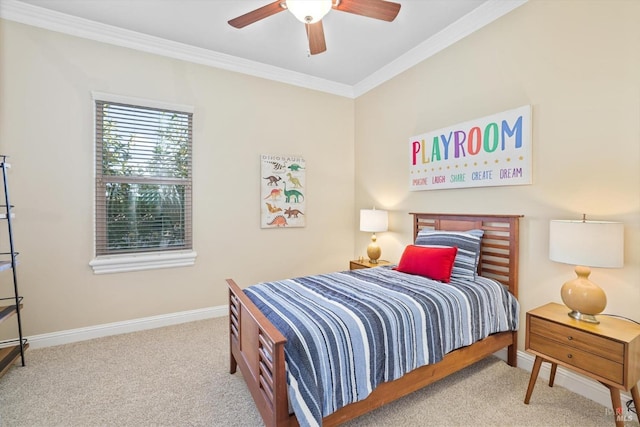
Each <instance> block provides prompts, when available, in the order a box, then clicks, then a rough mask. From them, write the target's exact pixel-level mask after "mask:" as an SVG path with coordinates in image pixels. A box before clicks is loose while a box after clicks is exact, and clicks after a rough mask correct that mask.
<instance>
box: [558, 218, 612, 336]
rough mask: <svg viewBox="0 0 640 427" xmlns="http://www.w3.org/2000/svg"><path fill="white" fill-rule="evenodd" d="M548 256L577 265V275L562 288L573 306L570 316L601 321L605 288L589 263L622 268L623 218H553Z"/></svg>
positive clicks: (604, 304) (594, 321) (585, 320)
mask: <svg viewBox="0 0 640 427" xmlns="http://www.w3.org/2000/svg"><path fill="white" fill-rule="evenodd" d="M549 258H550V259H551V260H552V261H557V262H562V263H565V264H573V265H576V268H575V272H576V275H577V276H578V277H577V278H575V279H573V280H569V281H568V282H566V283H565V284H564V285H562V289H561V291H560V295H561V296H562V301H563V302H564V304H565V305H566V306H567V307H569V308H570V309H571V311H570V312H569V316H571V317H573V318H574V319H577V320H582V321H584V322H589V323H600V322H599V321H598V320H597V319H596V314H598V313H601V312H602V311H603V310H604V308H605V307H606V306H607V296H606V295H605V293H604V291H603V290H602V289H601V288H600V287H599V286H598V285H596V284H595V283H593V282H592V281H591V280H589V274H591V269H590V267H604V268H620V267H622V266H623V263H624V226H623V224H622V223H620V222H608V221H587V220H586V218H585V217H584V216H583V219H582V221H565V220H552V221H551V223H550V226H549Z"/></svg>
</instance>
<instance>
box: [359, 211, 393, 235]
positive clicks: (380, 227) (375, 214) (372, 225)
mask: <svg viewBox="0 0 640 427" xmlns="http://www.w3.org/2000/svg"><path fill="white" fill-rule="evenodd" d="M388 229H389V214H388V213H387V211H381V210H377V209H360V231H368V232H370V233H378V232H381V231H387V230H388Z"/></svg>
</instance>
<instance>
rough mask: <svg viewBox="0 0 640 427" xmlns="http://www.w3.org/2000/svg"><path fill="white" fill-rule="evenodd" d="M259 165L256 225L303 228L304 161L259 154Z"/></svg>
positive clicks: (304, 206) (296, 158)
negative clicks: (258, 213) (259, 207)
mask: <svg viewBox="0 0 640 427" xmlns="http://www.w3.org/2000/svg"><path fill="white" fill-rule="evenodd" d="M260 162H261V165H262V166H261V171H260V172H261V175H260V205H261V209H260V226H261V227H262V228H287V227H304V226H305V223H306V220H305V215H306V213H307V212H306V211H307V209H306V200H305V196H306V194H307V190H306V181H305V169H306V167H305V162H304V159H303V158H302V157H301V156H288V155H274V154H263V155H261V156H260Z"/></svg>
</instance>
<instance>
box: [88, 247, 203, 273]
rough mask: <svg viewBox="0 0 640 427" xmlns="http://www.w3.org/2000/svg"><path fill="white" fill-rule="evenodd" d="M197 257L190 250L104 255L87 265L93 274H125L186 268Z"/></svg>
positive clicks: (192, 263) (193, 262)
mask: <svg viewBox="0 0 640 427" xmlns="http://www.w3.org/2000/svg"><path fill="white" fill-rule="evenodd" d="M197 256H198V254H197V253H196V252H195V251H192V250H187V251H171V252H147V253H140V254H126V255H106V256H99V257H96V258H94V259H92V260H91V262H89V265H90V266H91V268H93V273H94V274H109V273H126V272H128V271H142V270H156V269H159V268H173V267H188V266H191V265H194V264H195V262H196V257H197Z"/></svg>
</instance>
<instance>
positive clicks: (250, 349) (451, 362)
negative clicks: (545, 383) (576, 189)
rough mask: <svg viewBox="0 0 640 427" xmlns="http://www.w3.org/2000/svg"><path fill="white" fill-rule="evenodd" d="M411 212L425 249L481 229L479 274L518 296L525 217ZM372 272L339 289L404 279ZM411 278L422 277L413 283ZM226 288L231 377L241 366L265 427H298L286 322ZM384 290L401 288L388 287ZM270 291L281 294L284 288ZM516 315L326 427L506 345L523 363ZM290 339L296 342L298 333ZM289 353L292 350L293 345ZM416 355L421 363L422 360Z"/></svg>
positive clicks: (346, 276) (328, 419) (371, 394)
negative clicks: (432, 235)
mask: <svg viewBox="0 0 640 427" xmlns="http://www.w3.org/2000/svg"><path fill="white" fill-rule="evenodd" d="M411 215H412V220H413V231H414V233H413V235H414V242H415V243H416V244H421V243H420V242H419V240H420V239H421V237H420V236H423V234H424V233H428V232H429V230H446V231H450V232H456V231H458V232H462V231H465V232H466V231H468V230H482V234H483V237H482V239H481V241H480V242H481V243H480V244H481V246H480V251H479V259H478V263H477V271H476V273H477V274H478V275H479V276H481V278H488V279H491V280H485V281H486V282H489V281H493V282H494V283H498V286H499V287H501V288H503V289H504V290H505V292H506V293H508V294H510V295H511V296H513V297H514V298H517V295H518V236H519V218H520V216H519V215H458V214H431V213H412V214H411ZM403 258H404V255H403ZM401 261H402V260H401ZM370 270H372V271H366V270H365V271H363V270H358V271H357V272H337V273H335V276H336V277H339V278H340V280H341V281H343V282H342V283H341V284H340V289H347V288H348V287H349V285H350V284H351V283H352V282H354V283H355V282H357V283H358V285H360V281H361V280H365V279H363V275H364V276H370V277H372V278H371V279H366V280H370V281H372V282H374V285H375V286H379V285H380V283H382V282H381V280H382V279H380V277H379V276H380V275H382V276H384V275H391V274H403V273H392V269H391V268H383V267H379V268H376V269H370ZM356 273H357V274H356ZM328 276H331V274H330V275H328ZM310 277H312V276H310ZM318 277H319V278H318V280H319V281H320V283H322V284H323V285H324V282H325V280H327V277H325V276H322V275H319V276H318ZM318 280H316V279H313V278H312V279H304V280H303V281H304V282H305V283H306V282H307V281H310V282H311V283H317V282H318ZM411 280H417V279H413V278H411ZM482 280H484V279H482ZM454 282H455V281H454V280H452V284H455V283H454ZM227 283H228V287H229V331H230V335H229V337H230V338H229V341H230V342H229V344H230V367H229V370H230V373H232V374H233V373H235V372H236V370H237V368H240V371H241V372H242V375H243V377H244V379H245V381H246V383H247V386H248V389H249V391H250V393H251V395H252V397H253V399H254V401H255V404H256V407H257V408H258V411H259V412H260V415H261V416H262V419H263V421H264V423H265V425H266V426H289V425H298V421H299V420H298V419H297V417H296V415H295V414H294V413H293V411H292V410H291V409H292V407H295V405H292V401H294V402H297V398H298V396H297V395H296V396H295V398H296V399H293V397H294V396H290V395H289V385H288V383H287V366H288V365H289V364H288V363H287V361H286V357H285V344H286V343H287V338H285V335H284V334H283V333H281V331H280V330H279V329H278V328H277V327H276V326H274V323H275V324H278V325H279V326H280V327H281V328H282V329H283V330H285V328H283V323H282V322H280V323H278V322H277V321H276V318H274V317H273V313H274V312H275V311H277V310H268V308H269V306H268V305H264V304H262V305H261V304H260V300H259V298H258V297H257V295H258V293H257V291H254V290H253V287H250V288H249V290H248V291H247V292H245V291H243V290H242V289H241V288H240V287H239V286H238V284H236V283H235V281H234V280H233V279H227ZM282 283H284V282H282ZM287 283H288V282H287ZM261 285H262V284H261ZM271 285H273V284H271ZM384 286H386V287H391V286H396V285H395V284H389V285H387V284H384ZM271 287H272V288H274V289H276V288H277V287H278V286H275V287H274V286H271ZM452 287H453V286H452ZM256 289H258V290H260V289H263V288H262V287H260V288H256ZM394 289H395V288H394ZM507 291H508V292H507ZM296 292H297V291H296ZM345 292H346V291H345ZM249 295H251V298H250V297H249ZM254 301H255V302H254ZM257 303H258V304H257ZM258 305H261V306H262V309H263V310H264V312H263V311H261V310H260V309H259V308H258ZM512 311H513V310H512ZM265 313H267V314H265ZM511 315H512V316H514V317H515V318H516V320H515V324H514V325H512V327H511V328H506V329H505V328H502V329H503V331H501V332H496V333H491V334H488V335H487V336H486V337H482V338H481V339H479V340H478V341H475V342H473V343H467V342H463V343H462V346H459V348H455V349H453V350H449V349H448V348H444V349H443V351H444V352H445V353H444V354H443V355H442V357H439V356H437V355H436V356H435V359H438V361H437V362H435V363H429V364H426V365H423V366H419V367H417V368H415V369H413V368H411V369H409V372H406V373H404V372H401V373H400V375H399V376H398V378H397V379H392V380H389V381H386V380H385V381H377V382H376V383H375V384H374V387H373V388H372V391H368V392H367V393H366V394H367V397H366V398H364V399H362V400H358V401H355V402H354V403H349V404H346V405H345V406H342V407H340V408H339V409H337V410H336V411H335V412H332V413H330V415H326V416H324V417H323V418H322V419H321V420H319V422H321V423H322V425H324V426H331V425H338V424H341V423H343V422H345V421H348V420H350V419H353V418H355V417H357V416H360V415H362V414H364V413H367V412H369V411H372V410H373V409H375V408H377V407H380V406H382V405H384V404H386V403H388V402H391V401H394V400H396V399H398V398H400V397H403V396H405V395H407V394H409V393H412V392H413V391H416V390H418V389H420V388H423V387H425V386H426V385H428V384H431V383H433V382H435V381H437V380H439V379H442V378H444V377H445V376H447V375H449V374H451V373H453V372H456V371H459V370H460V369H463V368H465V367H467V366H469V365H471V364H473V363H475V362H477V361H479V360H481V359H483V358H485V357H487V356H489V355H491V354H493V353H495V352H497V351H499V350H502V349H504V348H506V349H507V363H508V364H509V365H511V366H516V358H517V317H518V313H517V310H516V312H515V313H511ZM268 316H269V317H270V318H271V320H270V318H268ZM284 317H285V318H286V317H287V316H284ZM417 317H419V316H417ZM272 320H273V321H272ZM512 322H513V319H512ZM289 329H290V328H289ZM285 332H287V333H288V332H289V331H285ZM289 336H290V339H291V335H289ZM458 344H460V343H458ZM292 345H293V343H292ZM443 347H446V346H443ZM288 349H289V352H291V347H288ZM394 354H395V353H394ZM413 358H417V356H414V357H413ZM376 363H379V362H376ZM382 363H384V362H382ZM323 364H324V362H323ZM417 364H418V365H420V364H421V363H417ZM292 366H293V365H292ZM295 366H297V364H296V365H295ZM291 390H293V394H296V392H297V389H295V388H292V389H291ZM298 413H299V412H298ZM302 424H308V422H307V420H306V419H305V420H304V422H302Z"/></svg>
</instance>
